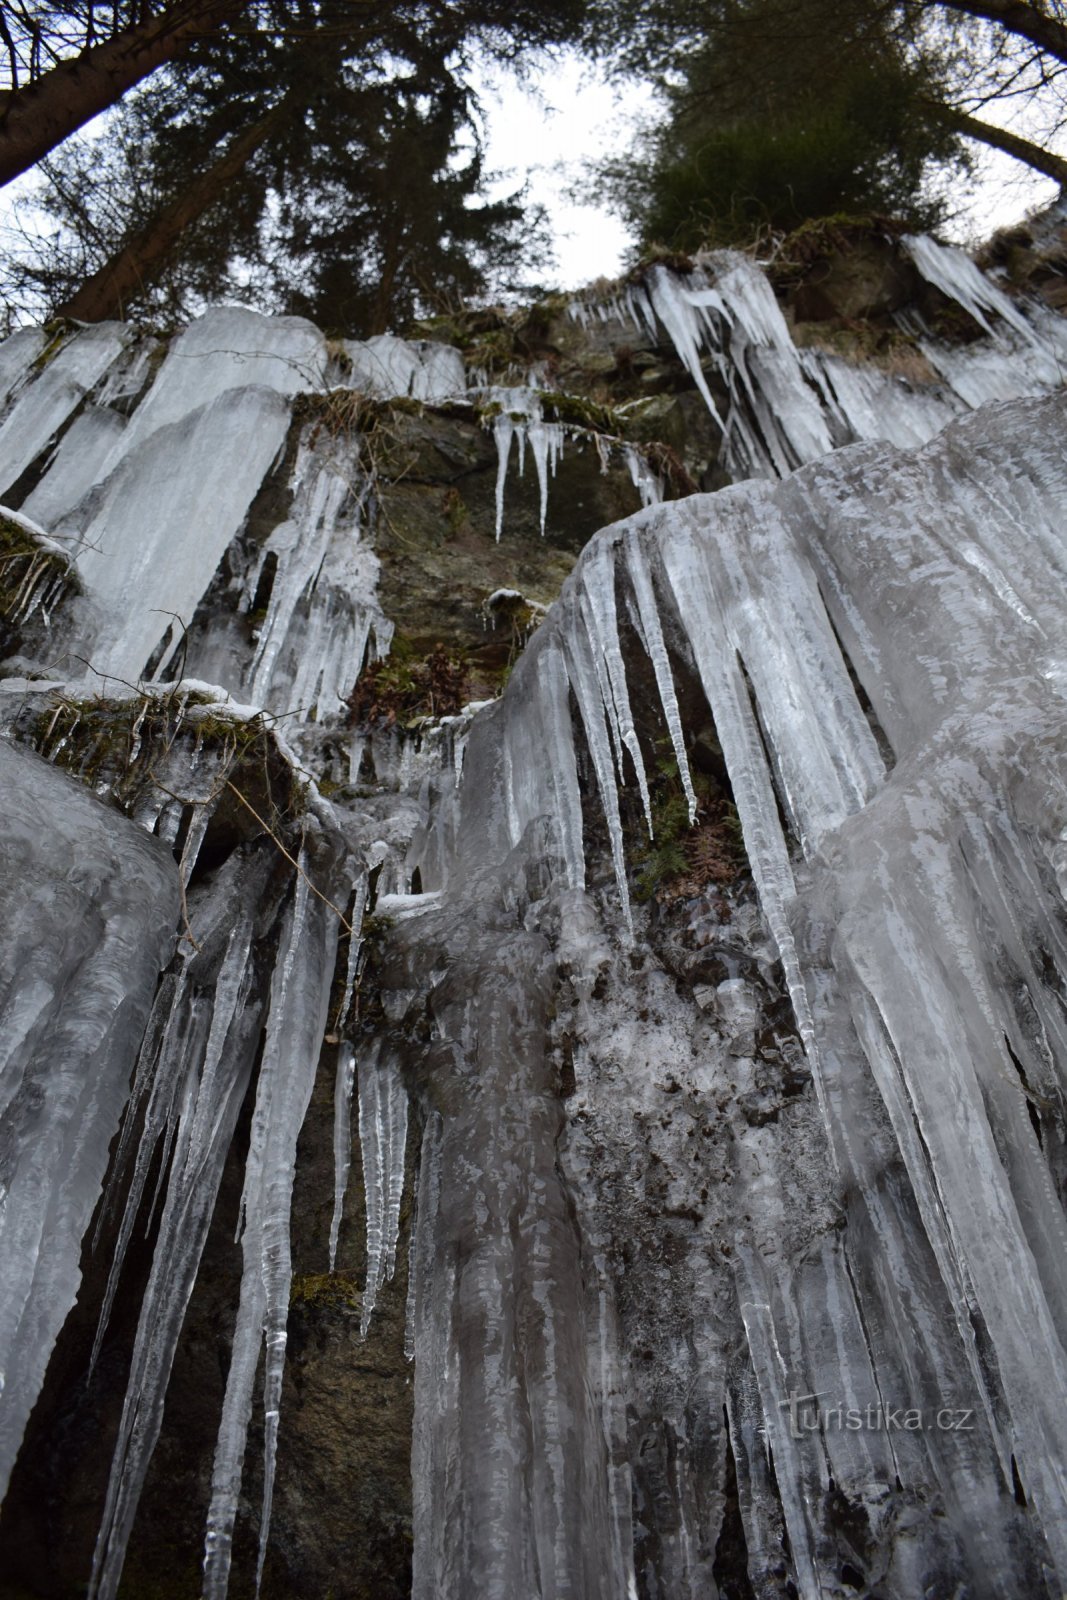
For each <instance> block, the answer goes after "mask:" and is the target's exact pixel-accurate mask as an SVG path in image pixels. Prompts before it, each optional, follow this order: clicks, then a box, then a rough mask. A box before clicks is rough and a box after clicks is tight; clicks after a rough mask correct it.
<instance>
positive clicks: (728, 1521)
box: [711, 1406, 755, 1600]
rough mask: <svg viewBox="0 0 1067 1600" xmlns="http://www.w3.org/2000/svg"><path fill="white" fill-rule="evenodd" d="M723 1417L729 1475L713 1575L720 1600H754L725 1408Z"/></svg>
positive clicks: (725, 1482)
mask: <svg viewBox="0 0 1067 1600" xmlns="http://www.w3.org/2000/svg"><path fill="white" fill-rule="evenodd" d="M722 1414H723V1427H724V1428H725V1430H726V1474H725V1478H724V1481H723V1489H722V1492H723V1499H724V1501H725V1504H724V1506H723V1513H722V1522H721V1523H720V1524H719V1537H718V1539H717V1540H716V1543H715V1559H714V1562H713V1564H712V1568H711V1575H712V1577H713V1578H714V1579H715V1582H716V1583H717V1584H718V1587H719V1600H755V1590H754V1589H753V1587H752V1583H751V1581H750V1579H749V1576H748V1543H747V1541H746V1539H745V1525H744V1520H743V1518H742V1516H741V1499H740V1495H739V1494H738V1489H737V1462H736V1461H735V1459H734V1449H733V1443H732V1441H731V1439H730V1419H729V1416H728V1415H727V1411H726V1407H725V1406H723V1412H722Z"/></svg>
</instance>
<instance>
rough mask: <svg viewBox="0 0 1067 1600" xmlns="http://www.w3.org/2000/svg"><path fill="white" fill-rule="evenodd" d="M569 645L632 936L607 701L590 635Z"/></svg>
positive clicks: (571, 636) (572, 672)
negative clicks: (595, 663)
mask: <svg viewBox="0 0 1067 1600" xmlns="http://www.w3.org/2000/svg"><path fill="white" fill-rule="evenodd" d="M566 645H567V673H568V676H569V678H570V681H571V686H572V687H573V689H574V695H575V699H576V700H577V701H578V708H579V710H580V711H581V714H582V723H583V725H584V727H585V737H586V742H587V743H588V746H589V753H590V755H591V756H592V758H593V767H594V769H595V771H596V777H597V787H598V789H599V791H600V802H601V804H602V806H603V807H604V817H605V820H606V822H607V825H608V837H609V838H610V840H611V859H612V863H613V865H614V868H615V882H616V884H617V885H618V890H619V899H620V900H621V902H622V915H623V921H624V923H625V925H626V928H627V930H628V932H629V933H630V934H631V936H632V934H633V921H632V917H631V913H630V893H629V889H628V887H627V882H626V855H625V850H624V846H623V839H622V818H621V816H620V814H619V794H618V790H617V788H616V784H615V770H614V766H613V764H612V756H611V742H610V738H609V735H608V726H607V723H606V722H605V720H604V710H605V707H604V698H603V695H602V693H601V689H600V685H599V683H598V682H597V676H596V671H595V668H594V664H593V660H592V654H591V651H590V647H589V641H588V636H587V635H585V633H584V629H583V631H582V633H581V634H580V633H579V632H578V630H577V628H575V629H573V630H572V631H571V632H570V634H569V636H568V638H567V641H566Z"/></svg>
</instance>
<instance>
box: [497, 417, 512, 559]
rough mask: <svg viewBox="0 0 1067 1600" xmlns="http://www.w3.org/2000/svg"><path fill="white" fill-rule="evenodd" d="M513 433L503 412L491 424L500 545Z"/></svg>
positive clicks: (498, 540)
mask: <svg viewBox="0 0 1067 1600" xmlns="http://www.w3.org/2000/svg"><path fill="white" fill-rule="evenodd" d="M514 432H515V424H514V423H513V422H512V420H511V418H510V417H509V416H508V414H507V413H506V412H504V411H502V412H501V413H500V415H499V416H498V417H497V418H495V420H494V422H493V437H494V439H495V440H496V458H497V468H496V542H497V544H499V543H500V535H501V534H502V533H503V531H504V484H505V483H506V482H507V476H508V456H509V454H510V452H511V436H512V434H513V433H514Z"/></svg>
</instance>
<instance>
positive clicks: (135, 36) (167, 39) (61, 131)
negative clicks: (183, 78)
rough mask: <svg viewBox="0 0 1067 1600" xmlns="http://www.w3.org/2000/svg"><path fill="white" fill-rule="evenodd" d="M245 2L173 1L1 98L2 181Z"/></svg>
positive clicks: (0, 160)
mask: <svg viewBox="0 0 1067 1600" xmlns="http://www.w3.org/2000/svg"><path fill="white" fill-rule="evenodd" d="M0 3H2V0H0ZM246 5H247V0H173V3H172V4H170V5H168V6H166V7H165V9H164V10H162V11H161V12H159V13H158V15H156V16H151V17H148V18H147V20H146V21H144V22H141V23H136V24H134V25H132V26H131V27H128V28H124V29H123V30H122V32H121V33H118V34H116V35H115V36H114V37H113V38H111V39H108V40H107V41H106V42H105V43H104V44H98V45H91V46H90V47H89V49H87V50H83V51H82V53H81V55H79V56H75V57H73V58H72V59H71V60H70V61H63V62H61V63H60V64H59V66H57V67H53V68H51V70H50V71H48V72H46V73H43V74H42V76H41V77H39V78H37V79H36V80H35V81H34V82H32V83H28V84H26V85H25V87H24V88H21V89H11V90H8V91H7V93H5V94H3V95H0V186H2V185H3V184H5V183H10V182H11V180H12V178H17V177H18V175H19V174H20V173H21V172H25V171H26V170H27V168H29V167H32V166H33V165H34V163H35V162H37V161H40V160H41V158H42V157H43V156H46V155H47V154H48V152H49V151H50V150H54V149H55V147H56V145H57V144H61V143H62V142H63V140H64V139H66V138H69V136H70V135H71V134H72V133H75V132H76V131H77V130H78V129H79V128H81V127H84V125H85V124H86V123H87V122H89V121H90V120H91V118H93V117H95V116H96V115H97V114H98V113H99V112H101V111H106V110H107V108H108V107H109V106H113V105H114V104H115V103H116V101H118V100H121V98H122V96H123V95H124V94H125V93H126V92H127V90H129V89H132V88H133V87H134V85H135V84H138V83H140V82H141V80H142V79H143V78H146V77H148V75H149V74H150V73H152V72H154V71H155V70H156V68H157V67H160V66H162V65H163V63H164V62H165V61H170V60H173V58H174V57H175V56H176V55H178V54H179V53H180V52H181V51H182V50H183V49H185V47H186V46H187V45H189V44H191V43H192V41H193V40H194V39H195V38H197V37H198V36H199V35H201V34H203V33H209V32H211V31H212V30H213V29H214V28H217V27H218V26H219V24H220V23H221V22H223V21H225V19H226V18H227V17H229V16H233V15H236V14H237V13H238V12H240V11H242V10H244V8H245V6H246Z"/></svg>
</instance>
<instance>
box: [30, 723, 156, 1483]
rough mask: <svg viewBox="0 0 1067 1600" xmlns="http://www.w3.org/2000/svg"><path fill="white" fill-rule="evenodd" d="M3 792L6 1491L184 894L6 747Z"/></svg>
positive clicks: (65, 1305)
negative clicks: (132, 1061)
mask: <svg viewBox="0 0 1067 1600" xmlns="http://www.w3.org/2000/svg"><path fill="white" fill-rule="evenodd" d="M0 794H2V796H3V811H4V828H3V838H2V840H0V862H2V870H0V901H2V904H3V924H4V928H5V930H6V935H5V939H4V944H3V950H2V952H0V1014H2V1018H3V1022H2V1027H0V1038H2V1040H3V1044H2V1047H0V1277H2V1279H3V1284H4V1293H3V1297H2V1304H0V1492H2V1491H3V1490H5V1489H6V1487H7V1480H8V1475H9V1473H10V1471H11V1467H12V1464H13V1462H14V1459H15V1455H16V1453H17V1451H18V1448H19V1445H20V1443H21V1440H22V1433H23V1429H24V1427H25V1425H26V1420H27V1418H28V1417H29V1414H30V1411H31V1409H32V1407H33V1403H34V1401H35V1399H36V1398H37V1392H38V1390H39V1388H40V1385H41V1382H42V1380H43V1378H44V1373H45V1367H46V1365H47V1362H48V1357H49V1356H50V1354H51V1352H52V1347H53V1345H54V1343H55V1340H56V1337H57V1335H58V1333H59V1331H60V1329H61V1327H62V1326H63V1323H64V1321H65V1319H66V1317H67V1314H68V1312H69V1311H70V1309H71V1307H72V1306H73V1304H74V1298H75V1295H76V1294H77V1291H78V1285H79V1283H80V1282H81V1267H80V1261H81V1245H82V1237H83V1235H84V1233H85V1231H86V1229H87V1227H88V1225H89V1221H90V1218H91V1217H92V1214H93V1210H94V1207H95V1205H96V1202H97V1200H98V1199H99V1197H100V1190H101V1186H102V1183H103V1180H104V1174H105V1171H106V1169H107V1162H108V1150H109V1146H110V1143H111V1140H112V1138H113V1137H114V1134H115V1131H116V1129H117V1127H118V1122H119V1118H120V1116H121V1114H122V1109H123V1106H124V1104H125V1101H126V1095H127V1090H128V1086H129V1072H130V1062H131V1060H132V1059H133V1057H134V1055H135V1054H136V1051H137V1044H138V1041H139V1039H140V1036H141V1033H142V1031H143V1029H144V1025H145V1020H146V1017H147V1015H148V1010H149V1006H150V1005H151V1002H152V994H153V990H154V988H155V984H156V980H157V978H158V976H159V971H160V967H161V966H162V965H163V963H164V961H165V960H166V959H167V957H168V956H169V953H170V946H171V945H172V943H173V937H174V936H173V927H174V921H175V916H176V911H177V894H178V889H177V874H176V872H175V869H174V865H173V862H172V861H171V859H170V855H169V852H168V851H166V850H164V848H163V847H162V846H161V845H160V844H159V843H158V841H156V840H153V839H150V838H149V837H148V836H147V835H146V834H145V833H144V832H143V831H142V830H141V829H140V828H137V827H135V826H134V825H133V824H132V823H127V822H125V821H123V820H122V819H121V818H115V817H112V816H109V815H108V813H107V812H106V811H104V810H103V809H102V808H101V807H100V805H99V804H98V803H97V801H96V800H95V799H93V798H92V797H91V796H90V795H88V794H86V793H85V791H84V790H83V789H82V788H81V786H80V785H78V784H77V783H75V782H74V781H73V779H70V778H67V777H65V776H63V775H62V774H60V773H57V772H55V771H53V770H52V769H51V768H50V767H49V766H48V765H47V763H46V762H44V761H42V760H41V759H40V758H39V757H37V756H34V755H32V754H28V753H26V752H24V751H19V750H16V749H14V748H12V747H11V746H10V745H9V744H7V743H6V742H4V741H2V740H0Z"/></svg>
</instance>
